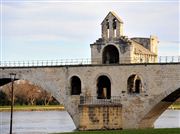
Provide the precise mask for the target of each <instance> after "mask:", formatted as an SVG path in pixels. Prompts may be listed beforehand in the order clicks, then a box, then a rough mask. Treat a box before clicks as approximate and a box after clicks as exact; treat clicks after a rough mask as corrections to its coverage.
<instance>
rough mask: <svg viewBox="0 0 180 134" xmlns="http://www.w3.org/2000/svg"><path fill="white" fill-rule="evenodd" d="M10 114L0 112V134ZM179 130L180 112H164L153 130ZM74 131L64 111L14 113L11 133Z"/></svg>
mask: <svg viewBox="0 0 180 134" xmlns="http://www.w3.org/2000/svg"><path fill="white" fill-rule="evenodd" d="M9 124H10V112H0V134H8V133H9ZM175 127H176V128H177V127H178V128H180V110H166V111H165V112H164V113H163V114H162V115H161V116H160V118H159V119H158V120H157V121H156V122H155V128H175ZM74 130H75V126H74V124H73V121H72V119H71V118H70V116H69V115H68V113H67V112H66V111H30V112H14V115H13V133H15V134H47V133H55V132H71V131H74Z"/></svg>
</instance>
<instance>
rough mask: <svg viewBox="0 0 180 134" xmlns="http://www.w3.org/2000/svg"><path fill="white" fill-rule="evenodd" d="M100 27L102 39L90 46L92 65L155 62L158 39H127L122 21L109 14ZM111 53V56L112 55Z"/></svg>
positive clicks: (112, 13) (113, 14)
mask: <svg viewBox="0 0 180 134" xmlns="http://www.w3.org/2000/svg"><path fill="white" fill-rule="evenodd" d="M101 26H102V37H101V38H99V39H98V40H96V42H95V43H93V44H91V58H92V61H93V63H96V64H97V63H98V64H102V63H103V64H110V63H113V64H114V63H144V62H148V63H151V62H153V63H154V62H157V46H158V38H157V37H156V36H150V38H141V37H136V38H128V37H127V36H124V34H123V21H122V20H121V19H120V18H119V17H118V16H117V15H116V14H115V13H114V12H109V14H108V15H107V16H106V17H105V19H104V20H103V22H102V23H101ZM112 53H113V55H112Z"/></svg>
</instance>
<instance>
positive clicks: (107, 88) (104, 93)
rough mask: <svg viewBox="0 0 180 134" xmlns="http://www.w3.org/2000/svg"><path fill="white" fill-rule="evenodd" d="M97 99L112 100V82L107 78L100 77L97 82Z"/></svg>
mask: <svg viewBox="0 0 180 134" xmlns="http://www.w3.org/2000/svg"><path fill="white" fill-rule="evenodd" d="M97 88H98V89H97V98H98V99H110V98H111V82H110V80H109V78H108V77H107V76H104V75H103V76H100V77H99V78H98V80H97Z"/></svg>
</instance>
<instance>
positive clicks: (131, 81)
mask: <svg viewBox="0 0 180 134" xmlns="http://www.w3.org/2000/svg"><path fill="white" fill-rule="evenodd" d="M127 90H128V93H137V94H138V93H140V92H141V91H142V83H141V79H140V77H139V76H138V75H135V74H134V75H131V76H130V77H129V78H128V81H127Z"/></svg>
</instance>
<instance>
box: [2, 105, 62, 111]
mask: <svg viewBox="0 0 180 134" xmlns="http://www.w3.org/2000/svg"><path fill="white" fill-rule="evenodd" d="M10 110H11V106H0V111H10ZM48 110H64V106H63V105H34V106H31V105H22V106H21V105H17V106H13V111H48Z"/></svg>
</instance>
